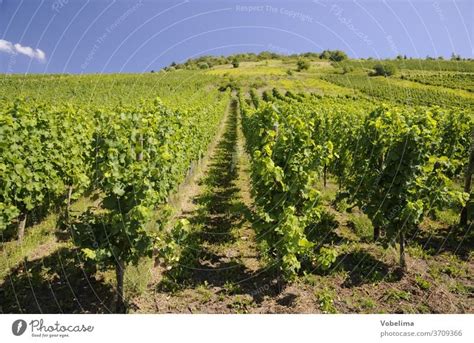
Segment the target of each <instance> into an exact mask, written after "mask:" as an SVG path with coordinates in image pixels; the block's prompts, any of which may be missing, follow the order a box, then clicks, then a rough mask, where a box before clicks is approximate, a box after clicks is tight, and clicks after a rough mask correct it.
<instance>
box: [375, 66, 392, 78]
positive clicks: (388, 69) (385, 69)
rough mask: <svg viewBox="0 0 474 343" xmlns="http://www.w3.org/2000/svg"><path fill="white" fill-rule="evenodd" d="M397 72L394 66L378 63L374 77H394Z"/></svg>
mask: <svg viewBox="0 0 474 343" xmlns="http://www.w3.org/2000/svg"><path fill="white" fill-rule="evenodd" d="M396 72H397V68H396V67H395V66H394V65H393V64H381V63H378V64H376V65H375V66H374V73H373V74H372V75H374V76H385V77H387V76H392V75H395V74H396Z"/></svg>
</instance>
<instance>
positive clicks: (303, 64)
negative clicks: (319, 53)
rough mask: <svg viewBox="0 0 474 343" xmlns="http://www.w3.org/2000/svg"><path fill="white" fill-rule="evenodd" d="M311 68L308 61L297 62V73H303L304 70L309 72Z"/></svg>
mask: <svg viewBox="0 0 474 343" xmlns="http://www.w3.org/2000/svg"><path fill="white" fill-rule="evenodd" d="M309 67H310V64H309V62H308V61H306V60H299V61H298V62H296V70H297V71H303V70H308V69H309Z"/></svg>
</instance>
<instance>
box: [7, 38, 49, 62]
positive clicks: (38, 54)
mask: <svg viewBox="0 0 474 343" xmlns="http://www.w3.org/2000/svg"><path fill="white" fill-rule="evenodd" d="M0 52H6V53H7V54H22V55H25V56H28V57H29V58H34V59H36V60H38V61H40V62H44V61H45V60H46V54H45V53H44V51H42V50H40V49H33V48H30V47H29V46H23V45H21V44H19V43H16V44H13V43H12V42H9V41H6V40H3V39H0Z"/></svg>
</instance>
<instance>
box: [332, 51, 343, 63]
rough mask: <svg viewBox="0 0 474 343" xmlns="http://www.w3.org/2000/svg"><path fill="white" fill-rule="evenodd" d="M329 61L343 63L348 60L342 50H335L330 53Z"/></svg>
mask: <svg viewBox="0 0 474 343" xmlns="http://www.w3.org/2000/svg"><path fill="white" fill-rule="evenodd" d="M329 59H330V60H331V61H333V62H341V61H344V60H346V59H347V54H346V53H345V52H344V51H341V50H334V51H331V52H330V56H329Z"/></svg>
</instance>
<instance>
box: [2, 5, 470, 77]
mask: <svg viewBox="0 0 474 343" xmlns="http://www.w3.org/2000/svg"><path fill="white" fill-rule="evenodd" d="M473 23H474V1H472V0H437V1H430V0H395V1H393V0H392V1H389V0H386V1H382V0H358V1H352V0H344V1H329V0H319V1H302V0H300V1H294V0H293V1H266V2H262V1H248V0H242V1H233V0H221V1H218V0H214V1H212V0H187V1H186V0H176V1H160V0H143V1H139V0H135V1H132V0H116V1H112V0H111V1H109V0H89V1H87V0H0V72H1V73H26V72H28V73H112V72H144V71H149V70H151V69H154V70H158V69H160V68H161V67H163V66H166V65H169V64H170V63H171V62H172V61H176V62H182V61H184V60H186V59H188V58H190V57H196V56H200V55H206V54H219V55H220V54H231V53H235V52H247V51H248V52H259V51H263V50H270V51H275V52H279V53H295V52H306V51H316V52H319V51H321V50H324V49H341V50H344V51H346V52H347V53H348V54H349V55H350V56H351V57H368V56H373V57H379V58H385V57H393V56H396V55H397V54H406V55H408V56H412V57H423V58H424V57H426V56H427V55H430V56H440V55H441V56H444V57H449V56H450V55H451V53H452V52H455V53H457V54H461V55H462V56H464V57H473V54H474V46H473V41H474V32H473V31H474V29H473Z"/></svg>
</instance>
